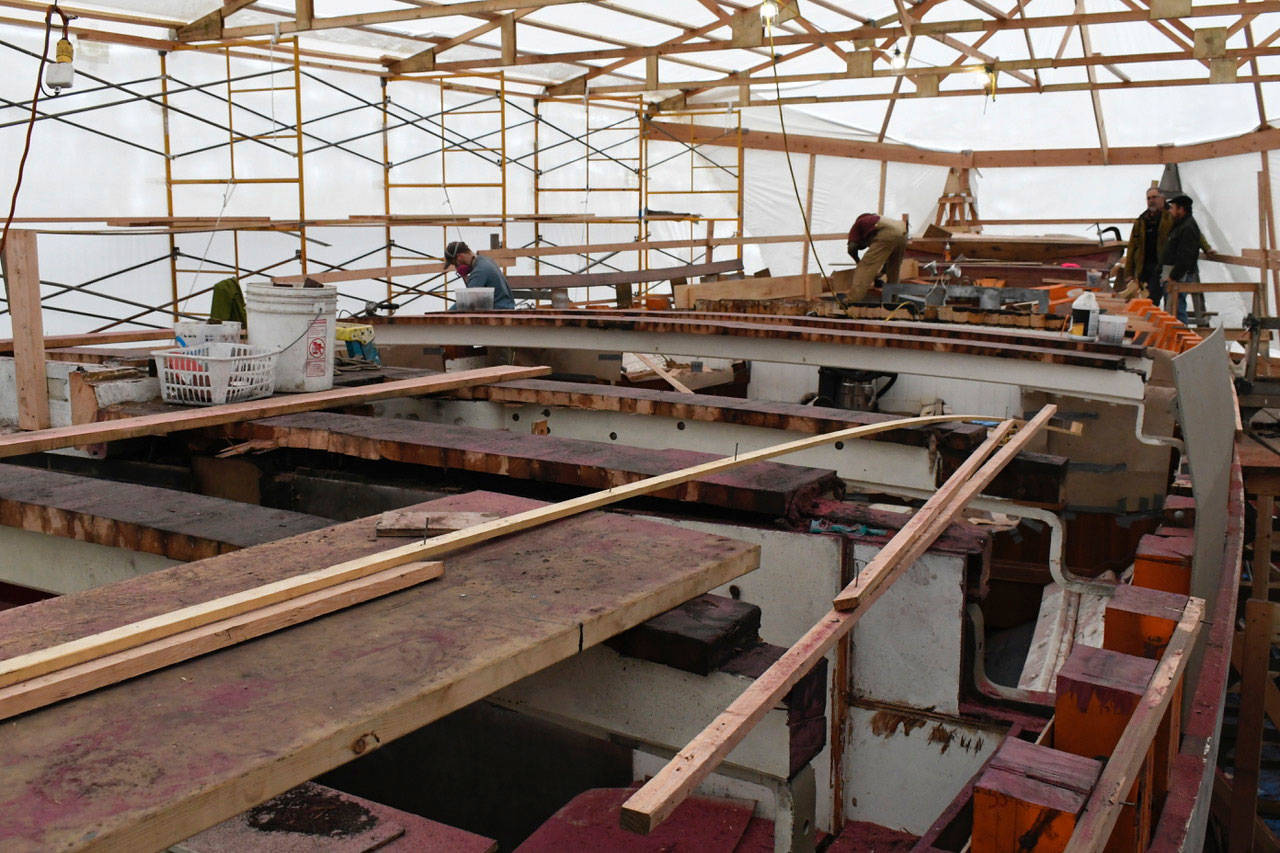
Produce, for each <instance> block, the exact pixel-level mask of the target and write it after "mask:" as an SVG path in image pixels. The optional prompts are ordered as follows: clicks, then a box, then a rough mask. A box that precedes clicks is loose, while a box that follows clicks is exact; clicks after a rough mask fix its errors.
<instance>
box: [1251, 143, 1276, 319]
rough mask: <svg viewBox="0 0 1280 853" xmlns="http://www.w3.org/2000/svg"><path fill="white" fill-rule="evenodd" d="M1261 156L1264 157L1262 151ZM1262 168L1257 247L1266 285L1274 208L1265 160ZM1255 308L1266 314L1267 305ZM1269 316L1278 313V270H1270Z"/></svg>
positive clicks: (1274, 244) (1273, 234) (1259, 176)
mask: <svg viewBox="0 0 1280 853" xmlns="http://www.w3.org/2000/svg"><path fill="white" fill-rule="evenodd" d="M1263 157H1264V158H1265V157H1266V154H1265V152H1264V154H1263ZM1262 162H1263V169H1262V171H1261V172H1258V248H1259V249H1260V250H1261V252H1262V266H1261V280H1262V282H1263V287H1264V289H1265V287H1266V278H1267V269H1268V268H1269V267H1270V266H1271V258H1272V252H1273V251H1274V250H1275V248H1276V242H1275V241H1276V226H1275V208H1274V207H1272V202H1271V170H1270V169H1269V168H1268V166H1267V160H1266V159H1264V160H1263V161H1262ZM1255 310H1257V311H1260V312H1261V313H1262V315H1265V314H1266V310H1267V306H1266V304H1265V302H1264V303H1263V304H1262V305H1258V306H1255ZM1271 311H1272V315H1271V316H1277V314H1280V271H1276V270H1272V271H1271Z"/></svg>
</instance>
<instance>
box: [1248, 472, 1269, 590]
mask: <svg viewBox="0 0 1280 853" xmlns="http://www.w3.org/2000/svg"><path fill="white" fill-rule="evenodd" d="M1275 502H1276V501H1275V497H1273V496H1272V495H1258V499H1257V509H1258V513H1257V518H1258V521H1257V524H1256V525H1255V528H1254V529H1255V531H1256V533H1255V536H1254V540H1253V592H1252V594H1251V595H1250V596H1249V597H1250V598H1256V599H1258V600H1259V601H1268V600H1270V598H1271V595H1270V589H1271V528H1272V520H1273V519H1274V517H1275Z"/></svg>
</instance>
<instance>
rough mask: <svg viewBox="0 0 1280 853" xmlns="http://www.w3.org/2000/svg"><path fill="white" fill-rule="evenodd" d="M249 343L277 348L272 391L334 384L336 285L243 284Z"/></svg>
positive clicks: (309, 389)
mask: <svg viewBox="0 0 1280 853" xmlns="http://www.w3.org/2000/svg"><path fill="white" fill-rule="evenodd" d="M244 303H245V307H246V308H247V309H248V314H249V343H250V344H252V345H254V346H257V347H263V348H264V349H268V350H278V351H279V352H280V355H279V357H278V358H277V359H276V391H326V390H328V389H329V388H332V387H333V347H334V340H335V334H336V331H337V330H336V324H337V316H338V288H336V287H331V286H328V285H325V286H321V287H276V286H274V285H270V284H250V285H249V286H248V287H246V288H245V294H244Z"/></svg>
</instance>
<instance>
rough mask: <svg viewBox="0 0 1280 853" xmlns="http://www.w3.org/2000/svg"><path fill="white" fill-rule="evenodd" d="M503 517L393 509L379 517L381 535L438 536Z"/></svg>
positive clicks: (495, 514) (474, 513) (491, 513)
mask: <svg viewBox="0 0 1280 853" xmlns="http://www.w3.org/2000/svg"><path fill="white" fill-rule="evenodd" d="M499 518H501V516H500V515H498V514H497V513H494V512H425V511H422V510H408V509H393V510H388V511H387V512H384V513H383V514H382V515H381V516H379V518H378V526H377V528H376V531H377V535H379V536H423V537H426V536H438V535H439V534H441V533H452V532H454V531H455V530H465V529H466V528H468V527H474V526H475V525H477V524H484V523H485V522H486V521H495V520H497V519H499Z"/></svg>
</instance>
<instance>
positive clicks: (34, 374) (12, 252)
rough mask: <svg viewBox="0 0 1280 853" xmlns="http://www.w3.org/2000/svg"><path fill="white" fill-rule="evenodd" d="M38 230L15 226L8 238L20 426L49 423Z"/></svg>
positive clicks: (7, 285)
mask: <svg viewBox="0 0 1280 853" xmlns="http://www.w3.org/2000/svg"><path fill="white" fill-rule="evenodd" d="M37 258H38V253H37V249H36V232H34V231H25V230H11V231H9V234H8V236H7V237H6V238H5V242H4V256H3V257H0V266H3V269H4V289H5V296H6V298H7V299H8V302H9V315H10V317H11V318H12V319H13V330H14V333H13V334H14V347H13V360H14V373H15V377H14V378H15V381H16V384H17V389H18V426H19V427H21V428H22V429H45V428H46V427H48V426H49V383H48V380H47V379H46V378H45V372H44V361H45V359H44V325H43V320H42V319H41V316H40V266H39V263H38V260H37Z"/></svg>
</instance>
